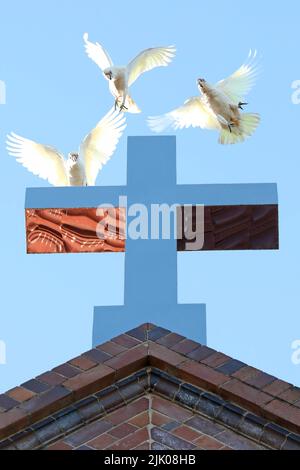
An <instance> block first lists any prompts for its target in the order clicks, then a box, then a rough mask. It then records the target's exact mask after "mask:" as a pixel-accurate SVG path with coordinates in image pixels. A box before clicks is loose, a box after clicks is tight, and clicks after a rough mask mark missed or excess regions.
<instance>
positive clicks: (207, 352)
mask: <svg viewBox="0 0 300 470" xmlns="http://www.w3.org/2000/svg"><path fill="white" fill-rule="evenodd" d="M215 352H216V351H215V350H214V349H211V348H207V347H206V346H199V347H198V348H197V349H195V350H194V351H192V352H190V353H189V354H187V356H188V357H189V358H190V359H193V360H194V361H202V360H203V359H205V358H206V357H209V356H211V355H212V354H215Z"/></svg>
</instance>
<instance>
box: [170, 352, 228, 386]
mask: <svg viewBox="0 0 300 470" xmlns="http://www.w3.org/2000/svg"><path fill="white" fill-rule="evenodd" d="M178 370H179V372H178V375H179V377H180V378H181V379H182V380H186V381H187V382H191V383H193V384H194V385H196V386H199V387H204V388H206V389H207V390H211V391H216V390H217V388H218V386H220V385H221V384H224V383H225V382H228V377H227V376H226V375H224V374H222V373H221V372H218V371H215V370H214V369H211V368H210V367H207V366H205V365H204V364H199V363H198V362H195V361H192V360H189V361H187V362H185V363H184V364H181V365H180V366H179V367H178Z"/></svg>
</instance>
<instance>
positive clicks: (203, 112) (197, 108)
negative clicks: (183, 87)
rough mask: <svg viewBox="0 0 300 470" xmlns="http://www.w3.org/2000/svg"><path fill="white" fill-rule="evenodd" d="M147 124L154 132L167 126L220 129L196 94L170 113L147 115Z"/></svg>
mask: <svg viewBox="0 0 300 470" xmlns="http://www.w3.org/2000/svg"><path fill="white" fill-rule="evenodd" d="M148 124H149V127H150V129H152V130H153V131H154V132H162V131H164V130H165V129H167V128H168V127H172V128H173V129H175V130H176V129H183V128H188V127H191V126H192V127H201V128H202V129H220V125H219V122H218V120H217V118H216V117H215V116H214V115H213V114H212V113H211V112H210V111H209V109H208V108H207V106H206V105H205V103H204V102H203V101H202V100H201V97H198V96H194V97H193V98H190V99H188V100H187V101H186V102H185V103H184V105H183V106H181V107H179V108H177V109H174V111H171V112H170V113H167V114H164V115H162V116H154V117H149V118H148Z"/></svg>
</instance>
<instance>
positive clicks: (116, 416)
mask: <svg viewBox="0 0 300 470" xmlns="http://www.w3.org/2000/svg"><path fill="white" fill-rule="evenodd" d="M148 409H149V400H148V399H147V398H145V397H144V398H139V399H138V400H136V401H134V402H132V403H130V404H129V405H126V406H123V407H122V408H120V409H119V410H117V411H114V412H113V413H111V414H109V415H108V416H107V419H108V420H109V421H110V422H111V423H112V424H114V425H115V426H116V425H117V424H120V423H124V422H125V421H128V420H129V419H131V418H133V417H134V416H136V415H138V414H140V413H142V412H143V411H146V410H148Z"/></svg>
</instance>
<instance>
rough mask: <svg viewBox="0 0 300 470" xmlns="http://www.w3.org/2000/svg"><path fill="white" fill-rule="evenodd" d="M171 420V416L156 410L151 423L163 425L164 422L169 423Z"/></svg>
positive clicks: (153, 412)
mask: <svg viewBox="0 0 300 470" xmlns="http://www.w3.org/2000/svg"><path fill="white" fill-rule="evenodd" d="M170 421H172V418H171V417H170V416H166V415H163V414H161V413H158V412H156V411H152V418H151V424H154V425H155V426H163V425H164V424H167V423H169V422H170Z"/></svg>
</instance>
